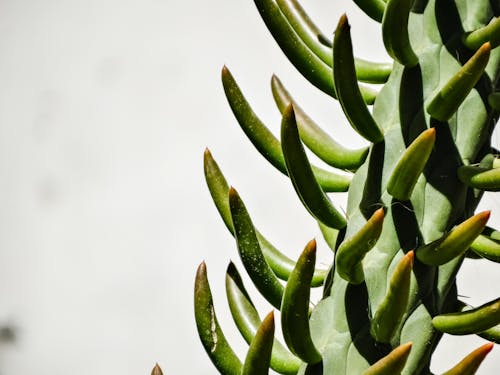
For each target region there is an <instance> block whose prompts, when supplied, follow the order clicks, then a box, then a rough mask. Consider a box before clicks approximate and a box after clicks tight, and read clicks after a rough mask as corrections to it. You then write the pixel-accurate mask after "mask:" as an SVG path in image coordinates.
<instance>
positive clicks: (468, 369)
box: [443, 343, 493, 375]
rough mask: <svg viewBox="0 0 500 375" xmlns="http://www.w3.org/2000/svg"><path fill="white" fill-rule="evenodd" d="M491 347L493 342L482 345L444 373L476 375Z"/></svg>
mask: <svg viewBox="0 0 500 375" xmlns="http://www.w3.org/2000/svg"><path fill="white" fill-rule="evenodd" d="M491 349H493V344H492V343H488V344H484V345H482V346H480V347H479V348H477V349H476V350H474V351H473V352H472V353H470V354H469V355H467V356H466V357H465V358H464V359H462V360H461V361H460V362H459V363H458V364H457V365H456V366H454V367H453V368H451V369H450V370H448V371H446V372H445V373H443V375H474V374H475V373H476V371H477V369H478V368H479V366H480V365H481V363H482V362H483V360H484V358H485V357H486V355H487V354H488V353H489V352H490V351H491Z"/></svg>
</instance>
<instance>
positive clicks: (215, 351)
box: [194, 262, 242, 375]
mask: <svg viewBox="0 0 500 375" xmlns="http://www.w3.org/2000/svg"><path fill="white" fill-rule="evenodd" d="M194 314H195V319H196V327H197V328H198V335H199V336H200V339H201V342H202V344H203V347H204V348H205V351H206V352H207V354H208V356H209V357H210V359H211V360H212V363H213V364H214V366H215V367H216V368H217V370H219V372H220V373H221V374H222V375H240V373H241V369H242V364H241V361H240V360H239V359H238V357H237V356H236V354H235V353H234V351H233V349H231V347H230V346H229V344H228V342H227V340H226V338H225V336H224V334H223V333H222V330H221V328H220V326H219V322H218V321H217V317H216V315H215V310H214V304H213V300H212V292H211V291H210V285H209V284H208V279H207V268H206V265H205V262H203V263H201V264H200V266H199V267H198V270H197V272H196V279H195V285H194Z"/></svg>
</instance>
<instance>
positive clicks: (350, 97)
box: [333, 14, 384, 143]
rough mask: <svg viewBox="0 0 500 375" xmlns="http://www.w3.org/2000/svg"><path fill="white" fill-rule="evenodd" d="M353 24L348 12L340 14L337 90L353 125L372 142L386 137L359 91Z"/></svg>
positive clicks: (335, 62) (335, 68) (335, 51)
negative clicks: (353, 47)
mask: <svg viewBox="0 0 500 375" xmlns="http://www.w3.org/2000/svg"><path fill="white" fill-rule="evenodd" d="M349 29H350V26H349V23H348V22H347V17H346V15H345V14H344V15H343V16H341V17H340V20H339V23H338V25H337V30H336V31H335V36H334V39H333V78H334V81H335V90H336V92H337V97H338V100H339V102H340V105H341V106H342V110H343V111H344V114H345V115H346V117H347V119H348V120H349V123H350V124H351V126H352V127H353V128H354V130H356V131H357V132H358V133H359V134H360V135H361V136H362V137H363V138H365V139H367V140H368V141H370V142H373V143H377V142H380V141H381V140H382V139H383V138H384V136H383V134H382V132H381V130H380V128H379V126H378V125H377V123H376V122H375V120H374V119H373V117H372V115H371V114H370V111H368V107H367V106H366V104H365V103H364V101H363V98H362V96H361V92H360V91H359V87H358V82H357V79H356V71H355V69H354V56H353V54H352V42H351V33H350V31H349Z"/></svg>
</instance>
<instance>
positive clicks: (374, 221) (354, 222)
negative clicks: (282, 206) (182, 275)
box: [194, 0, 500, 375]
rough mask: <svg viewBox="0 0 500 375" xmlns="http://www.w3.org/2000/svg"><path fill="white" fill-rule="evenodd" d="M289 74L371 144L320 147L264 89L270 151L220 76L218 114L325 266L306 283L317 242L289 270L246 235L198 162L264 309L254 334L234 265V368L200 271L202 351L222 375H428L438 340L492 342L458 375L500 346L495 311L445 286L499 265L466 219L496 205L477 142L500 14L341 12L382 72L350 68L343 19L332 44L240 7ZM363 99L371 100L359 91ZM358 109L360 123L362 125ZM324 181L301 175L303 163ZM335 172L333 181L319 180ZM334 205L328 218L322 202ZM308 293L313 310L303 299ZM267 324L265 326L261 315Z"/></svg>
mask: <svg viewBox="0 0 500 375" xmlns="http://www.w3.org/2000/svg"><path fill="white" fill-rule="evenodd" d="M254 1H255V5H256V6H257V9H258V11H259V13H260V15H261V17H262V19H263V20H264V22H265V24H266V26H267V27H268V29H269V30H270V32H271V34H272V35H273V37H274V38H275V40H276V42H277V43H278V45H279V46H280V48H281V49H282V51H283V52H284V53H285V55H286V56H287V57H288V58H289V60H290V61H291V63H292V64H293V65H294V66H295V67H296V68H297V69H298V70H299V72H300V73H301V74H302V75H303V76H304V77H305V78H306V79H307V80H308V81H310V82H311V83H312V84H313V85H314V86H316V87H317V88H318V89H320V90H321V91H323V92H324V93H326V94H327V95H330V96H331V97H332V98H335V99H337V100H338V101H339V103H340V105H341V107H342V109H343V112H344V114H345V117H346V119H347V121H348V122H349V123H350V124H351V125H352V127H353V128H354V129H355V130H356V131H357V132H358V133H359V134H360V136H361V137H363V138H365V139H366V140H368V141H369V142H370V146H369V147H367V148H364V149H349V148H345V147H344V146H342V145H340V144H339V143H337V141H336V140H333V139H332V137H330V136H329V135H328V134H327V133H326V132H325V131H324V130H322V128H320V127H319V126H318V125H317V124H316V123H315V122H313V120H312V119H311V118H310V117H309V116H308V115H307V114H306V113H305V112H304V111H303V110H302V109H301V108H300V106H299V105H298V103H296V102H295V101H294V99H293V98H292V96H291V95H290V94H289V92H288V91H287V90H286V89H285V87H284V86H283V84H282V83H281V81H280V80H279V79H278V78H277V77H275V76H273V78H272V81H271V84H272V92H273V96H274V99H275V101H276V105H277V107H278V108H279V110H280V111H281V113H282V123H281V136H280V139H277V138H276V137H275V136H274V135H273V133H272V132H271V131H270V130H269V129H268V128H267V127H266V126H265V125H264V123H263V122H262V121H261V120H260V119H259V118H258V117H257V115H256V114H255V112H254V111H253V110H252V108H251V107H250V104H249V102H248V101H247V99H246V98H245V97H244V95H243V93H242V91H241V89H240V88H239V87H238V85H237V83H236V81H235V79H234V78H233V76H232V75H231V73H230V71H229V69H228V68H226V67H224V68H223V69H222V82H223V86H224V90H225V94H226V97H227V99H228V101H229V105H230V107H231V109H232V111H233V113H234V115H235V117H236V119H237V121H238V123H239V124H240V126H241V128H242V129H243V131H244V132H245V134H246V135H247V137H248V138H249V139H250V141H251V142H252V143H253V144H254V146H255V147H256V148H257V150H258V151H259V152H260V153H261V154H262V155H263V156H264V157H265V158H266V159H267V160H268V161H269V162H270V163H271V164H272V165H273V166H274V167H276V169H278V171H280V172H281V173H283V174H285V175H287V176H288V177H289V178H290V180H291V182H292V185H293V187H294V189H295V191H296V193H297V195H298V197H299V199H300V201H301V202H302V204H303V205H304V207H305V208H306V210H307V211H308V212H309V213H310V215H311V216H312V218H313V219H314V220H316V221H317V222H318V224H319V227H320V229H321V233H322V234H323V236H324V239H325V242H326V243H327V244H328V246H329V247H330V248H331V250H332V251H333V254H334V261H333V262H332V264H331V266H330V268H329V269H327V270H326V269H319V268H316V265H315V258H316V241H315V240H312V241H310V242H309V243H307V244H306V245H305V248H304V250H303V252H302V254H301V255H300V257H299V259H298V260H296V261H292V260H291V259H289V258H287V257H286V256H285V255H284V254H283V253H282V252H280V251H279V250H278V249H277V248H275V247H274V246H273V245H272V244H271V243H270V242H269V241H268V240H267V239H266V238H265V237H264V236H263V235H262V234H261V233H260V232H259V231H258V230H257V229H256V228H255V226H254V225H253V222H252V219H251V218H250V216H249V213H248V211H247V209H246V207H245V205H244V203H243V200H242V199H241V197H240V195H239V194H238V192H237V191H236V190H235V189H234V188H232V187H230V186H229V184H228V183H227V181H226V179H225V177H224V175H223V174H222V172H221V170H220V169H219V167H218V165H217V163H216V162H215V160H214V159H213V157H212V155H211V153H210V152H209V151H208V150H206V151H205V155H204V168H205V176H206V181H207V184H208V188H209V190H210V193H211V195H212V197H213V200H214V202H215V204H216V206H217V209H218V211H219V213H220V215H221V217H222V219H223V221H224V223H225V225H226V226H227V228H228V229H229V231H230V232H231V233H232V235H233V236H234V238H235V239H236V244H237V248H238V251H239V255H240V257H241V261H242V264H243V265H244V267H245V270H246V272H247V273H248V275H249V277H250V279H251V280H252V282H253V283H254V285H255V287H256V289H257V290H258V291H259V292H260V293H261V294H262V296H263V297H264V298H265V299H266V300H267V301H268V302H269V304H270V305H271V306H272V308H273V309H276V310H279V311H280V312H279V317H280V321H281V328H282V332H283V338H284V344H283V343H280V341H279V340H277V339H275V338H274V328H275V320H274V314H273V312H271V313H269V314H268V315H267V316H266V317H265V318H264V319H263V320H261V318H260V316H259V314H258V312H257V310H256V308H255V306H254V304H253V302H252V300H251V298H250V296H249V294H248V292H247V291H246V289H245V287H244V285H243V281H242V278H241V277H240V274H239V273H238V271H237V269H236V266H235V265H234V264H232V263H231V264H230V265H229V267H228V269H227V274H226V291H227V298H228V302H229V306H230V310H231V313H232V315H233V317H234V321H235V323H236V325H237V327H238V329H239V330H240V332H241V334H242V335H243V337H244V339H245V340H246V341H247V342H248V343H249V349H248V352H247V354H246V357H245V358H244V359H243V360H242V359H240V358H239V357H238V355H237V354H235V352H234V351H233V349H232V348H231V346H230V344H229V343H228V342H227V340H226V339H225V337H224V334H223V332H222V330H221V327H220V326H219V323H218V321H217V317H216V313H215V309H214V305H213V300H212V295H211V291H210V286H209V284H208V279H207V271H206V265H205V263H202V264H201V265H200V266H199V268H198V271H197V274H196V281H195V295H194V304H195V316H196V323H197V327H198V332H199V335H200V338H201V341H202V343H203V345H204V347H205V349H206V351H207V353H208V355H209V356H210V358H211V360H212V362H213V364H214V365H215V367H216V368H217V370H218V371H219V372H220V373H221V374H229V375H233V374H234V375H236V374H267V373H268V371H269V369H270V368H271V369H273V370H274V371H276V372H278V373H281V374H325V375H326V374H328V375H339V374H342V375H356V374H364V375H368V374H400V373H401V374H407V375H409V374H411V375H419V374H430V373H431V371H430V361H431V357H432V354H433V352H434V350H435V348H436V346H437V344H438V342H439V340H440V338H441V337H442V335H443V334H452V335H479V336H481V337H483V338H485V339H487V340H489V341H490V342H489V343H487V344H485V345H483V346H481V347H480V348H478V349H476V350H475V351H472V352H471V354H470V355H468V356H467V357H466V358H464V359H463V360H462V361H461V362H460V363H458V364H457V365H456V366H455V367H454V368H452V369H450V370H449V371H448V372H446V374H449V375H451V374H473V373H475V372H476V370H477V368H478V367H479V365H480V363H481V361H482V360H483V359H484V357H485V356H486V354H487V353H488V352H489V351H490V350H491V349H492V347H493V343H496V342H500V299H496V300H494V301H491V302H489V303H486V304H484V305H482V306H478V307H472V306H468V305H467V304H465V303H464V302H462V301H461V300H460V298H459V294H458V292H457V286H456V276H457V273H458V272H459V269H460V267H461V265H462V263H463V261H464V259H465V258H466V257H471V258H485V259H488V260H491V261H493V262H499V261H500V231H497V230H495V229H494V228H491V227H489V226H488V225H487V222H488V218H489V216H490V212H489V211H486V212H479V213H476V212H475V211H476V207H477V206H478V203H479V201H480V199H481V197H482V195H483V192H484V191H498V190H500V158H499V157H498V155H497V151H496V150H495V149H494V148H493V147H492V146H491V136H492V132H493V130H494V128H495V125H496V123H497V120H498V114H499V112H500V91H499V90H500V89H499V85H500V83H499V77H500V48H497V46H498V45H499V44H500V17H498V16H499V15H500V3H499V2H498V0H414V1H413V0H354V1H355V3H356V4H357V5H358V6H359V7H360V8H361V9H362V10H363V11H364V12H365V13H366V14H367V15H368V16H369V17H371V18H372V19H374V20H376V21H378V22H380V23H381V26H382V36H383V43H384V46H385V48H386V50H387V52H388V54H389V56H390V57H391V58H392V59H393V60H394V62H393V63H392V64H384V63H373V62H369V61H365V60H361V59H357V58H355V57H354V56H353V49H352V44H351V36H350V25H349V23H348V19H347V16H346V15H343V16H342V17H341V18H340V20H339V22H338V25H337V27H336V31H335V34H334V37H333V40H330V39H329V38H327V37H326V36H324V35H323V34H322V33H321V32H320V30H319V29H318V27H317V26H315V24H314V23H313V22H312V21H311V19H310V18H309V17H308V16H307V14H306V13H305V11H304V9H303V8H302V7H301V6H300V5H299V4H298V3H297V1H296V0H254ZM366 83H368V84H369V85H367V84H366ZM370 106H372V107H371V109H370ZM304 146H305V147H307V149H309V151H310V152H312V153H314V154H315V155H316V156H317V157H319V158H320V159H321V160H322V161H324V162H325V163H326V164H328V165H329V166H331V167H332V169H328V170H325V169H323V168H320V167H316V166H314V165H311V163H310V162H309V156H308V155H309V154H308V153H309V151H308V152H307V153H306V150H305V147H304ZM335 169H337V170H335ZM345 191H347V193H348V204H347V212H346V213H342V212H341V211H339V209H338V208H337V207H336V205H335V203H333V202H332V200H331V198H330V197H329V196H328V193H329V192H345ZM319 286H322V287H323V295H322V298H321V299H320V301H319V302H317V303H316V304H315V305H314V306H313V305H312V304H311V301H310V292H311V288H314V287H319ZM277 315H278V314H277Z"/></svg>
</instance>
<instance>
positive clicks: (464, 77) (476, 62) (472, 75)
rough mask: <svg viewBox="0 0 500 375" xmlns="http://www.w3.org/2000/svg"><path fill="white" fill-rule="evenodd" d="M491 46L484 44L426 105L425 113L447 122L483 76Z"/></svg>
mask: <svg viewBox="0 0 500 375" xmlns="http://www.w3.org/2000/svg"><path fill="white" fill-rule="evenodd" d="M490 51H491V44H490V43H489V42H486V43H484V44H483V45H482V46H481V47H479V49H478V50H477V51H476V52H475V53H474V55H473V56H472V57H471V58H470V59H469V60H468V61H467V62H466V63H465V64H464V65H463V66H462V67H461V68H460V69H459V70H458V72H457V73H455V75H454V76H453V77H451V78H450V79H449V80H448V82H446V83H445V85H444V86H443V87H442V88H441V90H440V91H439V92H438V93H437V94H436V95H435V96H434V98H433V99H432V100H431V101H430V103H429V104H428V105H427V113H429V114H430V115H431V117H433V118H435V119H436V120H438V121H442V122H446V121H448V120H449V119H450V118H451V117H452V116H453V115H454V114H455V112H456V111H457V110H458V107H460V105H461V104H462V102H463V101H464V100H465V98H466V97H467V95H469V93H470V92H471V90H472V89H473V88H474V86H475V85H476V83H477V82H478V81H479V79H480V78H481V76H482V75H483V72H484V69H485V68H486V65H487V64H488V61H489V58H490Z"/></svg>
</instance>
